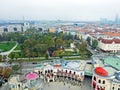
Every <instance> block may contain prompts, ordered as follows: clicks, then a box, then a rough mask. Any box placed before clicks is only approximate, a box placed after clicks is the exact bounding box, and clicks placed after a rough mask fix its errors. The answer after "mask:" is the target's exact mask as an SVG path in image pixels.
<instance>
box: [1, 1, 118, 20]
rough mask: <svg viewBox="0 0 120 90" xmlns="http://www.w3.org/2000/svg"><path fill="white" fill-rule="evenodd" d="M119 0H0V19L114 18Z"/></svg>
mask: <svg viewBox="0 0 120 90" xmlns="http://www.w3.org/2000/svg"><path fill="white" fill-rule="evenodd" d="M116 14H118V15H120V0H0V19H13V20H15V19H16V20H22V18H23V17H24V19H26V20H27V19H31V20H78V21H81V20H84V21H90V20H99V19H100V18H108V19H111V20H114V18H115V16H116Z"/></svg>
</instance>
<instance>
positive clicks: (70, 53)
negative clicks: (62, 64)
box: [62, 51, 79, 56]
mask: <svg viewBox="0 0 120 90" xmlns="http://www.w3.org/2000/svg"><path fill="white" fill-rule="evenodd" d="M62 55H63V56H76V55H79V54H78V53H75V52H70V51H64V52H63V53H62Z"/></svg>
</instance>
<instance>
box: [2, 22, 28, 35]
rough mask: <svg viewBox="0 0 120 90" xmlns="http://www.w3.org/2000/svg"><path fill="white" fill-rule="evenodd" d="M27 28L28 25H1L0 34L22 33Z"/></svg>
mask: <svg viewBox="0 0 120 90" xmlns="http://www.w3.org/2000/svg"><path fill="white" fill-rule="evenodd" d="M28 28H30V25H29V23H23V24H10V25H3V26H0V34H2V33H9V32H24V31H26V30H27V29H28Z"/></svg>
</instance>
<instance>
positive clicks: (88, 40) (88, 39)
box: [86, 37, 91, 45]
mask: <svg viewBox="0 0 120 90" xmlns="http://www.w3.org/2000/svg"><path fill="white" fill-rule="evenodd" d="M86 41H87V42H88V44H89V45H91V38H90V37H87V39H86Z"/></svg>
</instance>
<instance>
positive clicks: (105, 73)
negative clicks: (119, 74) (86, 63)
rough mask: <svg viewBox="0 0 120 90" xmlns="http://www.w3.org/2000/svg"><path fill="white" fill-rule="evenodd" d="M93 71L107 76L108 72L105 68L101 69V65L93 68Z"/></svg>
mask: <svg viewBox="0 0 120 90" xmlns="http://www.w3.org/2000/svg"><path fill="white" fill-rule="evenodd" d="M95 72H96V74H98V75H100V76H108V72H107V71H106V70H105V69H103V68H102V67H97V68H96V69H95Z"/></svg>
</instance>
